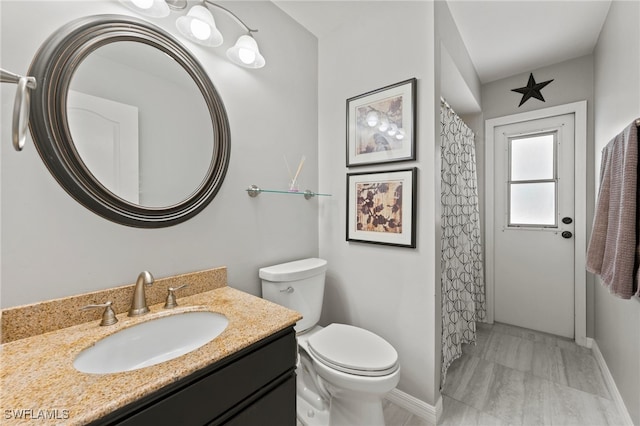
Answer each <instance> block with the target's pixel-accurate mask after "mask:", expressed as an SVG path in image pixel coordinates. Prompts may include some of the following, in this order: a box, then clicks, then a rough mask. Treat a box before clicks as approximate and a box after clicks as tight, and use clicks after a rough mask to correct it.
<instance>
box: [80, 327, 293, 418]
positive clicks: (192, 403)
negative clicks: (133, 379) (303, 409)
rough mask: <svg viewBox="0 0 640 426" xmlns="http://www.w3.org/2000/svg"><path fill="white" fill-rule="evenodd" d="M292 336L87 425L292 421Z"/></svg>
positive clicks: (279, 336)
mask: <svg viewBox="0 0 640 426" xmlns="http://www.w3.org/2000/svg"><path fill="white" fill-rule="evenodd" d="M295 357H296V338H295V333H294V331H293V328H292V327H289V328H287V329H286V330H283V331H281V332H278V333H275V334H274V335H272V336H269V337H268V338H266V339H263V340H261V341H260V342H258V343H255V344H253V345H251V346H249V347H248V348H245V349H243V350H241V351H239V352H237V353H235V354H233V355H231V356H229V357H227V358H225V359H223V360H222V361H219V362H217V363H214V364H212V365H210V366H207V367H205V368H203V369H201V370H199V371H197V372H195V373H193V374H191V375H189V376H188V377H185V378H183V379H180V380H179V381H177V382H175V383H173V384H171V385H168V386H166V387H164V388H162V389H160V390H158V391H156V392H154V393H152V394H151V395H148V396H145V397H143V398H141V399H140V400H138V401H135V402H134V403H132V404H129V405H127V406H126V407H123V408H121V409H119V410H117V411H115V412H113V413H110V414H108V415H106V416H105V417H103V418H101V419H98V420H96V421H95V422H93V423H91V424H92V425H116V424H117V425H127V426H133V425H140V426H148V425H162V424H166V425H185V426H186V425H209V424H211V425H219V424H220V425H221V424H226V425H243V426H244V425H261V424H264V421H265V419H269V423H270V424H274V425H282V426H286V425H292V426H293V425H295V423H296V402H295V395H296V382H295V371H294V370H295V362H296V360H295Z"/></svg>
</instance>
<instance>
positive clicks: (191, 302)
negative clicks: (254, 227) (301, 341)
mask: <svg viewBox="0 0 640 426" xmlns="http://www.w3.org/2000/svg"><path fill="white" fill-rule="evenodd" d="M178 303H179V306H178V307H177V308H174V309H172V310H167V309H163V305H164V304H163V303H159V304H156V305H153V306H150V310H151V312H149V313H148V314H146V315H143V316H141V317H135V318H129V317H127V315H126V313H120V314H118V319H119V322H118V323H116V324H114V325H112V326H106V327H100V326H99V325H98V324H99V321H92V322H88V323H83V324H79V325H75V326H72V327H68V328H63V329H60V330H56V331H52V332H48V333H44V334H39V335H36V336H32V337H28V338H23V339H20V340H15V341H12V342H9V343H5V344H3V345H1V346H0V360H1V366H0V374H1V375H0V392H1V395H0V407H1V409H2V413H0V419H2V420H0V423H2V424H21V423H24V424H27V423H28V424H34V423H33V422H34V421H37V424H65V425H81V424H85V423H87V422H90V421H93V420H96V419H99V418H100V417H102V416H104V415H106V414H108V413H110V412H112V411H114V410H116V409H118V408H121V407H123V406H125V405H127V404H129V403H131V402H134V401H136V400H138V399H139V398H141V397H143V396H145V395H147V394H150V393H152V392H153V391H156V390H158V389H160V388H162V387H164V386H166V385H168V384H170V383H173V382H175V381H176V380H178V379H180V378H183V377H186V376H188V375H189V374H191V373H193V372H195V371H197V370H199V369H201V368H203V367H205V366H207V365H209V364H211V363H214V362H216V361H219V360H221V359H223V358H225V357H226V356H228V355H231V354H233V353H235V352H237V351H238V350H241V349H243V348H245V347H247V346H249V345H251V344H253V343H255V342H258V341H259V340H261V339H263V338H265V337H268V336H269V335H271V334H273V333H275V332H277V331H280V330H283V329H285V328H286V327H288V326H291V325H294V324H295V323H296V322H297V321H298V320H300V319H301V318H302V317H301V316H300V314H299V313H297V312H295V311H292V310H289V309H286V308H284V307H281V306H279V305H276V304H274V303H271V302H269V301H266V300H264V299H261V298H258V297H256V296H252V295H250V294H247V293H244V292H242V291H239V290H235V289H233V288H230V287H226V286H225V287H222V288H218V289H215V290H211V291H207V292H204V293H198V294H194V295H191V296H187V297H182V298H179V299H178ZM187 311H213V312H219V313H221V314H224V315H225V316H226V317H227V318H228V320H229V325H228V326H227V328H226V329H225V330H224V331H223V332H222V334H220V335H219V336H218V337H216V338H215V339H214V340H212V341H211V342H209V343H207V344H205V345H204V346H202V347H200V348H198V349H196V350H194V351H192V352H189V353H187V354H185V355H183V356H180V357H178V358H175V359H172V360H169V361H166V362H163V363H161V364H156V365H153V366H150V367H146V368H142V369H139V370H133V371H128V372H123V373H114V374H102V375H100V374H87V373H81V372H79V371H77V370H76V369H75V368H74V367H73V360H74V359H75V357H76V356H77V355H78V353H79V352H80V351H82V350H83V349H85V348H87V347H89V346H91V345H92V344H94V343H95V342H96V341H98V340H100V339H101V338H103V337H105V336H107V335H110V334H112V333H114V332H116V331H118V330H121V329H123V328H126V327H129V326H131V325H134V324H137V323H140V322H145V321H149V320H151V319H153V318H157V317H160V316H167V315H172V314H176V313H180V312H187ZM20 410H23V411H22V412H20ZM17 417H22V419H19V418H17Z"/></svg>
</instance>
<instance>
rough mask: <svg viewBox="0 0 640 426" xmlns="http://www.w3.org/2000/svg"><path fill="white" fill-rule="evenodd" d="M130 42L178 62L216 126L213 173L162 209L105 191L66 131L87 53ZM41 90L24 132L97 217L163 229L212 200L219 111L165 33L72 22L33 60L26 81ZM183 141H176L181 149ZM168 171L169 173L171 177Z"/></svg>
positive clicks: (219, 156) (220, 158) (186, 55)
mask: <svg viewBox="0 0 640 426" xmlns="http://www.w3.org/2000/svg"><path fill="white" fill-rule="evenodd" d="M118 41H134V42H139V43H145V44H147V45H149V46H152V47H154V48H156V49H159V50H161V51H163V52H164V53H166V54H167V55H169V56H170V57H171V58H173V59H174V60H175V61H177V62H178V63H179V64H180V65H181V66H182V67H183V68H184V70H185V71H186V72H187V73H188V74H189V75H190V76H191V78H192V79H193V81H194V82H195V83H196V85H197V86H198V88H199V89H200V91H201V92H202V96H203V97H204V99H205V102H206V104H207V106H208V108H209V113H210V115H211V121H212V125H213V141H212V143H213V145H214V148H213V155H212V160H211V165H210V167H209V170H208V171H207V174H206V176H205V177H204V179H203V181H202V183H201V184H200V186H199V187H198V188H194V189H193V193H192V194H191V195H190V196H189V197H188V198H187V199H185V200H184V201H182V202H180V203H177V204H175V205H172V206H167V207H144V206H140V205H137V204H132V203H130V202H128V201H125V200H124V199H122V198H120V197H118V196H117V195H115V194H114V193H112V192H111V191H109V190H108V189H106V188H105V187H104V186H103V185H102V184H101V183H100V182H99V181H98V180H97V179H96V178H95V177H94V176H93V174H91V172H90V171H89V170H88V169H87V167H86V165H85V164H84V162H83V161H82V160H81V158H80V156H79V154H78V152H77V150H76V148H75V146H74V143H73V139H72V138H71V134H70V131H69V124H68V120H67V93H68V90H69V85H70V83H71V79H72V77H73V74H74V72H75V70H76V68H77V67H78V66H79V65H80V63H81V62H82V60H83V59H84V58H85V57H86V56H87V55H89V54H91V52H93V51H94V50H96V49H98V48H99V47H101V46H104V45H106V44H109V43H114V42H118ZM28 75H32V76H34V77H36V80H37V84H38V87H37V88H36V89H35V90H34V91H33V92H32V94H31V110H30V116H31V118H30V121H29V128H30V130H31V135H32V137H33V141H34V143H35V145H36V148H37V150H38V153H39V154H40V157H41V158H42V160H43V161H44V163H45V164H46V166H47V168H48V169H49V171H50V172H51V174H52V175H53V176H54V177H55V179H56V180H57V181H58V183H59V184H60V185H61V186H62V187H63V188H64V189H65V190H66V191H67V192H68V193H69V194H70V195H71V196H72V197H73V198H74V199H76V200H77V201H78V202H79V203H81V204H82V205H84V206H85V207H86V208H88V209H89V210H91V211H93V212H94V213H96V214H98V215H100V216H102V217H104V218H106V219H109V220H111V221H113V222H116V223H120V224H122V225H127V226H133V227H139V228H160V227H166V226H172V225H176V224H178V223H181V222H184V221H185V220H187V219H190V218H191V217H193V216H195V215H196V214H198V213H199V212H200V211H202V210H203V209H204V208H205V207H206V206H207V205H208V204H209V203H210V202H211V200H213V198H214V197H215V196H216V194H217V192H218V190H219V189H220V186H221V185H222V182H223V180H224V177H225V174H226V172H227V168H228V165H229V156H230V151H231V140H230V139H231V138H230V130H229V122H228V118H227V113H226V110H225V108H224V104H223V102H222V99H221V98H220V95H219V94H218V92H217V91H216V89H215V87H214V86H213V83H212V82H211V80H210V79H209V76H208V75H207V73H206V72H205V71H204V69H203V67H202V66H201V65H200V63H199V62H198V61H197V60H196V58H195V57H194V56H193V55H192V54H191V53H190V52H189V51H188V50H187V49H186V48H185V47H184V46H182V44H180V43H179V42H178V41H176V40H175V38H174V37H173V36H172V35H170V34H169V33H167V32H165V31H164V30H162V29H160V28H158V27H156V26H154V25H152V24H150V23H148V22H146V21H143V20H140V19H137V18H133V17H128V16H121V15H97V16H89V17H84V18H80V19H77V20H75V21H72V22H70V23H68V24H66V25H64V26H63V27H61V28H60V29H58V30H57V31H56V32H55V33H53V34H52V35H51V36H50V37H49V38H48V39H47V40H46V41H45V42H44V43H43V45H42V46H41V47H40V49H39V51H38V52H37V53H36V55H35V57H34V59H33V62H32V63H31V67H30V70H29V74H28ZM182 142H183V141H176V143H182ZM171 172H172V170H167V173H171Z"/></svg>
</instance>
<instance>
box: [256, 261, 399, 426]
mask: <svg viewBox="0 0 640 426" xmlns="http://www.w3.org/2000/svg"><path fill="white" fill-rule="evenodd" d="M326 270H327V261H326V260H324V259H317V258H311V259H302V260H296V261H293V262H288V263H282V264H279V265H274V266H268V267H265V268H261V269H260V271H259V276H260V278H261V280H262V297H263V298H264V299H267V300H269V301H272V302H274V303H277V304H279V305H282V306H285V307H287V308H289V309H293V310H295V311H298V312H300V313H301V314H302V316H303V318H302V319H301V320H300V321H299V322H298V323H297V325H296V326H295V330H296V336H297V340H298V366H297V369H296V373H297V384H296V402H297V415H298V420H299V421H300V422H301V423H302V424H304V425H307V426H327V425H331V426H356V425H367V426H383V425H384V417H383V415H382V399H383V397H384V396H385V395H386V394H387V393H389V392H390V391H391V390H392V389H393V388H395V387H396V385H397V384H398V381H399V380H400V365H399V363H398V353H397V352H396V350H395V349H394V348H393V346H391V345H390V344H389V343H388V342H387V341H386V340H384V339H383V338H382V337H380V336H378V335H376V334H374V333H372V332H370V331H368V330H365V329H362V328H359V327H354V326H351V325H346V324H330V325H328V326H326V327H321V326H319V325H318V321H319V319H320V312H321V310H322V301H323V297H324V282H325V274H326Z"/></svg>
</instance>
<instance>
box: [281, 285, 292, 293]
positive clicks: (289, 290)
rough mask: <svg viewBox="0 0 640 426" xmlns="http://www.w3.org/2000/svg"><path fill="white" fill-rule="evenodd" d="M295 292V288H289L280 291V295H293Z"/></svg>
mask: <svg viewBox="0 0 640 426" xmlns="http://www.w3.org/2000/svg"><path fill="white" fill-rule="evenodd" d="M294 291H295V290H294V289H293V287H291V286H289V287H287V288H284V289H282V290H280V293H293V292H294Z"/></svg>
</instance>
